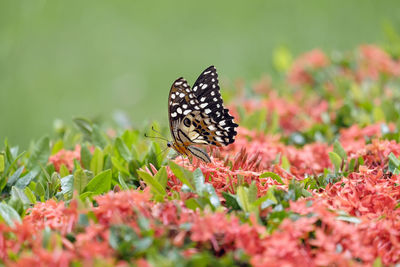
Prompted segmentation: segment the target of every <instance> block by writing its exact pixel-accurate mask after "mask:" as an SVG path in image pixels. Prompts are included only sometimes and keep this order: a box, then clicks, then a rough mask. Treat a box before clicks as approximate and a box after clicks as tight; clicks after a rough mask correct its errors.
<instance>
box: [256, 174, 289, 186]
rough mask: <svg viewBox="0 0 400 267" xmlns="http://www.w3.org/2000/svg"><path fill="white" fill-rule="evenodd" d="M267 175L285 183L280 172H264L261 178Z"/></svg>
mask: <svg viewBox="0 0 400 267" xmlns="http://www.w3.org/2000/svg"><path fill="white" fill-rule="evenodd" d="M267 177H270V178H272V179H273V180H275V181H277V182H278V183H280V184H284V182H283V180H282V178H281V177H280V176H279V175H278V174H276V173H273V172H264V173H262V174H261V175H260V178H267Z"/></svg>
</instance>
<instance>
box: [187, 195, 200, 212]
mask: <svg viewBox="0 0 400 267" xmlns="http://www.w3.org/2000/svg"><path fill="white" fill-rule="evenodd" d="M185 206H186V207H187V208H188V209H191V210H196V209H200V210H202V207H201V205H200V204H199V202H197V200H196V199H195V198H189V199H186V200H185Z"/></svg>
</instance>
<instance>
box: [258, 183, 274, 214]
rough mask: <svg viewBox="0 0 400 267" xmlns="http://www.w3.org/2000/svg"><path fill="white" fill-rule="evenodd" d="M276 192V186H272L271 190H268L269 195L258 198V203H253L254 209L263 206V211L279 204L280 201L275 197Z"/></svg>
mask: <svg viewBox="0 0 400 267" xmlns="http://www.w3.org/2000/svg"><path fill="white" fill-rule="evenodd" d="M274 191H275V186H271V187H270V188H268V191H267V193H266V194H265V195H264V196H262V197H260V198H258V199H257V200H256V201H254V202H253V203H252V206H253V207H252V209H253V210H254V209H257V208H259V207H260V206H261V209H265V208H267V207H269V206H271V205H273V204H278V200H277V199H276V197H275V195H274Z"/></svg>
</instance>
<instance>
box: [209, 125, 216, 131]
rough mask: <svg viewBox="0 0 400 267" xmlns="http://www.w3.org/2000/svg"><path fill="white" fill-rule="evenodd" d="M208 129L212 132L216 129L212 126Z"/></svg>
mask: <svg viewBox="0 0 400 267" xmlns="http://www.w3.org/2000/svg"><path fill="white" fill-rule="evenodd" d="M208 129H209V130H210V131H214V130H216V129H217V128H216V127H215V126H214V125H210V126H208Z"/></svg>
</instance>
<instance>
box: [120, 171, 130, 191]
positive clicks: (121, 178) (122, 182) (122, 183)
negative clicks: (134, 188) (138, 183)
mask: <svg viewBox="0 0 400 267" xmlns="http://www.w3.org/2000/svg"><path fill="white" fill-rule="evenodd" d="M118 182H119V184H120V185H121V188H122V189H124V190H128V189H129V187H128V185H127V184H126V183H125V180H124V178H123V177H122V176H121V174H120V173H119V174H118Z"/></svg>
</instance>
